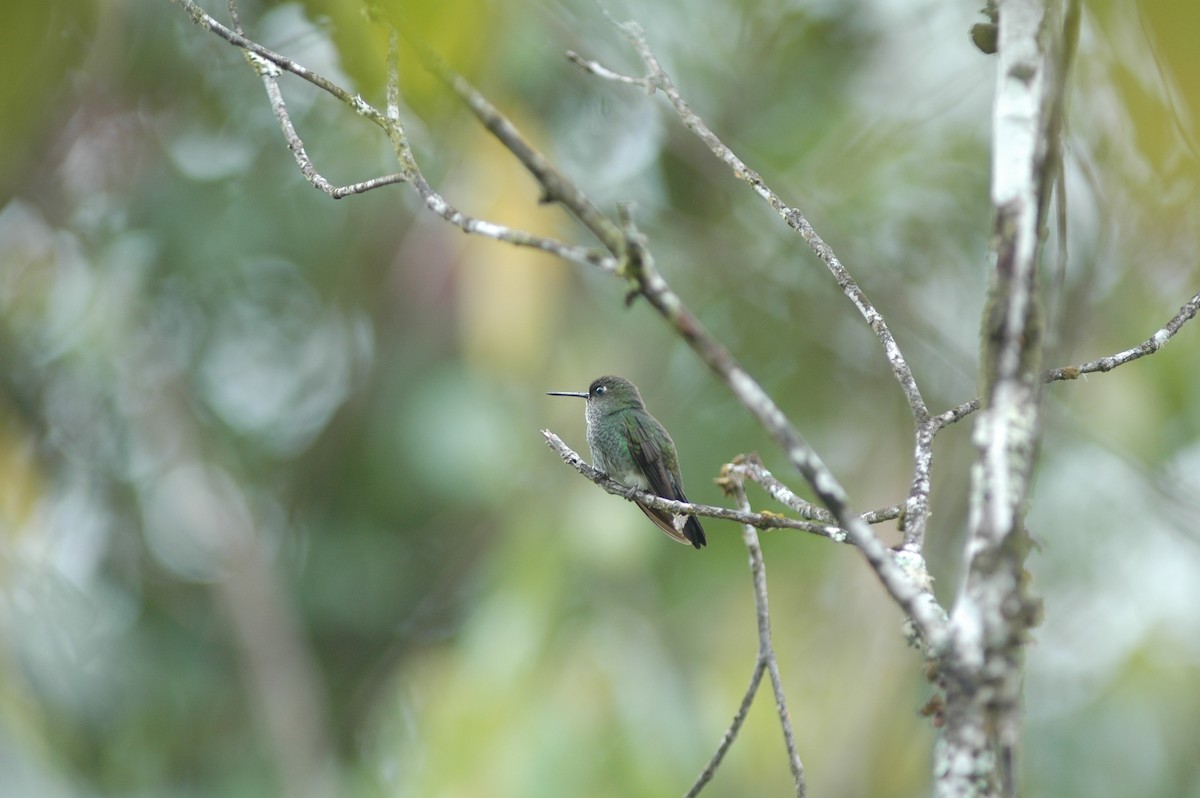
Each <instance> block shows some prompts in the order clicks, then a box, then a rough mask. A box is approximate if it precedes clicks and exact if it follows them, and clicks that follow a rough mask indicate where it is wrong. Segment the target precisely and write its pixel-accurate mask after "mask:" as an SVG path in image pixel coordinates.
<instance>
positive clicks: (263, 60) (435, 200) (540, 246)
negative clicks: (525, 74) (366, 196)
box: [172, 0, 617, 272]
mask: <svg viewBox="0 0 1200 798" xmlns="http://www.w3.org/2000/svg"><path fill="white" fill-rule="evenodd" d="M172 2H175V3H178V4H179V5H181V6H183V8H184V9H185V10H186V11H187V12H188V15H189V16H190V17H191V19H192V21H193V22H195V23H196V24H197V25H199V26H200V27H202V28H204V29H205V30H209V31H212V32H213V33H215V34H217V35H218V36H220V37H221V38H222V39H224V40H225V41H227V42H229V43H230V44H232V45H234V46H236V47H240V48H242V50H244V51H245V52H246V57H247V60H248V61H250V63H251V65H252V66H253V67H254V69H255V71H256V72H258V74H259V76H260V77H261V78H262V80H263V84H264V86H265V87H266V90H267V96H268V99H269V101H270V103H271V108H272V111H273V112H274V113H275V116H276V118H277V119H278V120H279V124H280V127H281V129H282V130H283V135H284V139H285V140H286V141H287V144H288V148H289V149H290V150H291V151H292V154H293V156H294V157H295V159H296V163H297V165H298V166H299V167H300V171H301V173H302V174H303V175H304V178H305V179H306V180H307V181H308V182H309V183H310V184H312V185H313V186H314V187H315V188H317V189H318V190H320V191H322V192H324V193H325V194H327V195H328V196H330V197H333V198H334V199H341V198H342V197H346V196H349V195H352V194H361V193H363V192H365V191H370V190H371V189H374V188H378V187H380V186H385V185H391V184H393V183H402V182H407V183H410V184H412V186H413V188H414V189H416V191H417V194H418V195H420V197H421V200H422V201H423V202H424V203H425V206H426V207H427V208H429V209H430V210H431V211H433V212H434V213H436V214H437V215H439V216H441V217H442V218H443V219H445V220H446V221H448V222H450V223H451V224H453V225H455V226H456V227H458V228H459V229H461V230H462V231H463V232H465V233H470V234H473V235H480V236H483V237H485V238H492V239H495V240H497V241H504V242H506V243H509V244H513V245H515V246H520V247H528V248H530V249H537V250H541V251H543V252H548V253H550V254H552V255H556V256H558V257H560V258H562V259H563V260H567V261H571V262H574V263H580V264H584V265H590V266H597V267H599V268H601V269H603V270H605V271H610V272H612V271H616V268H617V261H616V259H615V258H613V257H611V256H609V255H608V254H606V253H604V252H602V251H599V250H595V249H591V248H588V247H581V246H573V245H570V244H566V243H563V242H561V241H557V240H555V239H552V238H547V237H545V236H538V235H534V234H533V233H529V232H526V231H524V230H518V229H515V228H511V227H506V226H505V225H501V224H496V223H494V222H489V221H485V220H483V219H477V218H475V217H473V216H469V215H467V214H465V213H463V212H462V211H460V210H458V209H457V208H456V207H454V206H453V205H452V204H450V203H449V202H448V201H447V200H446V199H445V198H444V197H443V196H442V195H441V194H439V193H438V192H436V191H434V189H433V188H432V187H431V186H430V185H429V183H428V181H426V180H425V177H424V175H422V174H421V170H420V167H419V166H418V165H417V161H416V158H415V156H414V155H413V153H412V148H411V147H410V146H409V143H408V140H407V137H406V136H405V134H404V128H403V126H402V125H401V123H400V120H399V88H398V82H396V81H398V78H397V77H396V70H395V69H394V68H393V69H391V70H389V84H388V113H384V112H381V111H380V110H379V109H377V108H375V107H374V106H372V105H371V104H370V103H368V102H366V101H365V100H364V99H363V98H362V97H360V96H358V95H355V94H351V93H350V92H349V91H347V90H346V89H344V88H342V87H341V86H338V85H337V84H336V83H334V82H333V81H332V80H330V79H329V78H326V77H325V76H323V75H321V74H319V73H317V72H313V71H312V70H310V69H307V68H305V67H304V66H301V65H300V64H298V63H296V62H295V61H293V60H291V59H290V58H288V57H287V56H284V55H281V54H279V53H276V52H275V51H273V50H270V49H268V48H266V47H263V46H262V45H260V44H258V43H257V42H254V41H251V40H250V39H247V38H246V37H245V36H244V35H243V34H242V32H241V30H240V24H239V25H238V28H239V29H238V30H236V31H235V30H231V29H229V28H227V27H225V26H224V25H222V24H221V23H220V22H218V21H217V20H216V19H214V18H213V17H212V16H210V15H209V14H208V13H206V12H205V11H204V10H203V9H202V8H200V6H198V5H196V3H195V2H194V0H172ZM230 6H231V13H232V14H233V16H234V19H236V18H237V17H236V14H237V8H236V5H235V4H234V3H230ZM279 70H283V71H286V72H291V73H292V74H294V75H297V76H299V77H301V78H303V79H304V80H307V81H308V82H309V83H312V84H313V85H314V86H317V87H319V88H321V89H323V90H324V91H326V92H328V93H329V94H331V95H333V96H334V97H336V98H337V99H338V100H341V101H342V102H343V103H344V104H345V105H346V106H347V107H349V108H350V109H351V110H353V111H354V112H355V113H357V114H360V115H361V116H364V117H366V118H367V119H369V120H370V121H371V122H373V123H375V124H376V125H377V126H379V127H380V128H381V129H382V130H383V131H384V132H385V133H386V134H387V136H388V139H389V140H390V141H391V142H392V147H393V150H395V153H396V157H397V159H398V160H399V161H400V164H401V171H400V172H399V173H397V174H391V175H383V176H381V177H374V178H371V179H369V180H364V181H362V182H359V183H354V184H351V185H349V186H341V187H339V186H334V185H333V184H332V183H331V182H330V181H329V180H327V179H326V178H324V177H323V176H322V175H321V174H320V173H319V172H318V171H317V169H316V167H315V166H314V165H313V163H312V160H311V158H309V156H308V153H307V151H306V150H305V148H304V142H303V141H302V140H301V139H300V136H299V134H297V132H296V130H295V128H294V126H293V125H292V122H291V117H290V116H289V114H288V111H287V104H286V103H285V102H284V99H283V95H282V93H281V91H280V89H279V84H278V80H277V78H278V77H279Z"/></svg>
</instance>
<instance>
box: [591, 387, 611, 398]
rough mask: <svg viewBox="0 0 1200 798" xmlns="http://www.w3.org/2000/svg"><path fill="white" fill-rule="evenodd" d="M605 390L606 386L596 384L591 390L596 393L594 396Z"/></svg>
mask: <svg viewBox="0 0 1200 798" xmlns="http://www.w3.org/2000/svg"><path fill="white" fill-rule="evenodd" d="M607 390H608V388H607V386H604V385H597V386H596V390H595V391H593V393H594V394H596V396H600V395H601V394H602V393H604V392H605V391H607Z"/></svg>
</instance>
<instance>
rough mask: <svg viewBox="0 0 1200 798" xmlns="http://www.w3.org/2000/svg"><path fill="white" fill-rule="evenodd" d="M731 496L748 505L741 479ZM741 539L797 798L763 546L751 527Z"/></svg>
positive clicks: (800, 792) (762, 656)
mask: <svg viewBox="0 0 1200 798" xmlns="http://www.w3.org/2000/svg"><path fill="white" fill-rule="evenodd" d="M733 491H734V498H736V499H737V503H738V506H739V507H741V508H742V509H743V510H746V509H748V508H749V507H750V502H749V501H748V500H747V499H746V490H745V488H744V487H743V486H742V484H741V483H740V482H735V483H734V484H733ZM742 540H743V542H744V543H745V544H746V551H747V552H748V553H749V555H750V572H751V574H752V575H753V577H754V612H755V615H757V616H758V658H759V660H760V661H761V662H763V663H764V664H765V665H766V666H767V673H768V674H769V675H770V677H771V689H772V690H773V691H774V693H775V712H776V713H777V714H778V715H779V725H780V726H781V727H782V729H783V742H784V745H786V746H787V752H788V764H789V766H790V767H791V770H792V781H793V783H794V784H795V785H796V798H804V795H805V793H806V791H807V790H806V787H805V784H804V765H803V764H802V763H801V762H800V754H799V753H798V752H797V750H796V735H795V733H794V732H793V731H792V718H791V715H790V714H789V713H788V708H787V697H786V696H785V695H784V692H783V677H782V676H780V674H779V660H778V659H776V657H775V647H774V645H773V644H772V643H771V613H770V610H769V609H768V607H767V565H766V563H765V562H764V561H763V555H762V548H761V547H760V546H759V545H758V532H757V531H756V530H755V529H754V527H752V526H743V527H742Z"/></svg>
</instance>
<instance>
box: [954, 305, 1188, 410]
mask: <svg viewBox="0 0 1200 798" xmlns="http://www.w3.org/2000/svg"><path fill="white" fill-rule="evenodd" d="M1197 313H1200V293H1198V294H1196V295H1195V296H1193V297H1192V298H1191V299H1189V300H1188V301H1187V302H1185V303H1184V304H1183V307H1181V308H1180V309H1179V312H1178V313H1176V314H1175V315H1174V316H1173V317H1172V318H1171V320H1170V321H1168V322H1167V323H1166V324H1165V325H1163V327H1161V328H1160V329H1159V330H1158V332H1156V333H1154V335H1151V336H1150V337H1149V338H1147V339H1146V340H1145V341H1143V342H1142V343H1140V344H1138V345H1137V346H1135V347H1133V348H1132V349H1126V350H1124V351H1123V352H1117V353H1116V354H1112V355H1109V356H1107V357H1102V358H1100V359H1099V360H1089V361H1088V362H1086V363H1080V364H1078V365H1074V366H1059V367H1058V368H1053V369H1049V370H1047V371H1043V372H1042V373H1041V375H1039V378H1040V379H1041V381H1042V382H1044V383H1049V382H1058V381H1061V380H1077V379H1079V378H1080V377H1082V376H1083V375H1085V374H1093V373H1095V372H1108V371H1112V370H1113V369H1115V368H1117V367H1118V366H1124V365H1125V364H1126V363H1132V362H1133V361H1135V360H1138V359H1139V358H1143V357H1145V356H1146V355H1152V354H1154V353H1155V352H1157V351H1158V350H1160V349H1162V348H1163V347H1164V346H1166V345H1167V342H1168V341H1170V340H1171V339H1172V338H1174V337H1175V334H1176V333H1178V332H1179V330H1180V329H1181V328H1182V327H1183V325H1184V324H1187V323H1188V322H1189V321H1191V320H1192V319H1194V318H1195V317H1196V315H1197ZM982 406H983V402H982V401H981V400H979V399H972V400H971V401H969V402H963V403H962V404H960V405H958V406H956V407H953V408H951V409H949V410H947V411H946V412H944V413H941V414H939V415H937V416H934V417H933V418H932V421H933V422H934V424H935V425H936V427H937V429H938V430H940V429H941V428H942V427H946V426H949V425H950V424H954V423H956V422H959V421H962V420H963V419H964V418H966V417H967V416H969V415H971V414H972V413H974V412H975V411H977V410H979V408H980V407H982Z"/></svg>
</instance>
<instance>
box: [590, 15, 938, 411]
mask: <svg viewBox="0 0 1200 798" xmlns="http://www.w3.org/2000/svg"><path fill="white" fill-rule="evenodd" d="M604 15H605V17H607V18H608V20H609V21H610V22H612V24H613V25H615V26H616V28H617V29H618V30H619V31H620V32H621V33H622V34H623V35H624V36H625V38H626V39H627V40H628V41H629V43H630V44H631V45H632V46H633V48H634V49H635V50H636V51H637V53H638V55H639V56H640V57H641V59H642V61H643V62H644V63H645V65H646V67H647V68H648V69H649V70H650V74H649V76H648V77H646V78H640V79H639V78H631V77H627V76H624V75H620V74H618V73H616V72H613V71H612V70H610V69H607V68H606V67H603V66H601V65H600V64H598V63H596V62H595V61H588V60H586V59H583V58H581V57H579V56H578V55H576V54H574V53H568V54H567V57H568V58H569V59H571V61H572V62H573V63H575V64H578V65H579V66H581V67H582V68H584V69H585V70H586V71H588V72H589V73H591V74H594V75H597V76H599V77H602V78H605V79H608V80H616V81H618V82H621V83H628V84H633V85H637V86H641V87H643V88H645V89H646V90H647V91H653V90H655V89H657V90H659V91H661V92H662V93H663V95H664V96H665V97H666V98H667V100H668V101H669V102H670V103H671V106H672V107H673V108H674V109H675V113H676V114H677V115H678V116H679V118H680V120H681V121H682V122H683V124H684V126H685V127H687V128H688V129H689V130H691V131H692V132H693V133H695V134H696V136H697V137H699V139H700V140H701V141H703V142H704V143H705V145H707V146H708V148H709V150H710V151H711V152H712V153H713V155H715V156H716V157H717V159H718V160H720V161H721V162H722V163H724V164H725V165H726V166H728V167H729V168H730V169H731V170H732V171H733V173H734V175H735V176H737V177H738V178H739V179H740V180H743V181H744V182H746V183H747V184H749V185H750V187H751V188H752V189H753V190H754V193H755V194H757V195H758V196H759V197H761V198H762V199H764V200H765V201H766V202H767V204H769V205H770V206H771V207H772V208H773V209H774V210H775V212H776V213H777V214H779V216H780V218H782V219H783V220H784V221H785V222H786V223H787V225H788V226H789V227H791V228H792V229H793V230H795V231H796V232H798V233H800V236H801V238H803V239H804V241H805V243H807V244H808V245H809V247H810V248H811V249H812V251H813V252H814V253H816V255H817V257H819V258H820V259H821V261H822V262H823V263H824V264H825V266H826V268H827V269H829V271H830V273H831V274H832V275H833V277H834V279H835V280H836V281H837V284H838V286H839V287H840V288H841V289H842V293H844V294H845V295H846V297H847V298H849V299H850V301H851V302H853V303H854V306H855V307H856V308H858V311H859V313H861V314H862V316H863V318H864V319H865V320H866V322H867V324H868V326H870V328H871V330H872V332H874V333H875V337H876V338H878V339H879V343H880V344H881V345H882V346H883V351H884V355H885V357H886V358H887V361H888V364H889V365H890V366H891V369H892V373H893V374H894V375H895V377H896V380H897V381H898V382H899V383H900V388H901V390H902V391H903V392H904V396H905V398H906V399H907V401H908V406H909V409H910V410H911V411H912V415H913V418H914V419H915V420H916V421H917V423H920V422H922V421H924V420H925V419H926V418H928V416H929V411H928V409H927V408H926V406H925V400H924V399H922V398H921V391H920V389H919V388H918V387H917V381H916V379H915V378H914V377H913V374H912V370H911V369H910V368H909V366H908V362H907V361H906V360H905V359H904V355H903V354H902V353H901V351H900V347H899V345H898V344H897V343H896V340H895V338H894V337H893V336H892V333H891V330H889V329H888V326H887V323H886V322H885V321H884V318H883V314H881V313H880V312H879V311H878V310H877V309H876V308H875V306H874V305H873V304H872V303H871V301H870V300H869V299H868V298H867V295H866V293H865V292H864V291H863V290H862V289H861V288H860V287H859V285H858V283H857V282H856V281H855V280H854V278H853V277H852V276H851V275H850V272H849V271H848V270H847V269H846V267H845V266H844V265H843V264H842V262H841V260H839V259H838V257H837V255H836V254H834V252H833V249H832V248H831V247H830V246H829V245H828V244H826V243H825V241H824V240H823V239H822V238H821V237H820V236H819V235H818V234H817V232H816V230H814V229H813V227H812V225H811V224H809V222H808V219H806V218H805V216H804V214H802V213H801V212H800V211H799V210H797V209H795V208H792V207H789V206H788V205H787V204H786V203H784V202H783V200H782V199H780V197H779V195H778V194H776V193H775V191H774V190H772V189H771V187H770V186H768V185H767V183H766V181H765V180H763V178H762V176H761V175H759V174H758V172H756V171H754V170H753V169H751V168H750V167H749V166H747V165H746V164H745V162H743V161H742V159H741V158H739V157H738V156H737V155H736V154H735V153H734V152H733V150H731V149H730V148H729V147H728V146H727V145H726V144H725V143H724V142H723V141H721V139H720V138H719V137H718V136H717V135H716V134H715V133H713V131H712V129H711V128H709V127H708V125H707V124H706V123H705V122H704V120H703V119H701V118H700V116H699V115H698V114H697V113H696V112H695V111H693V110H692V108H691V106H689V105H688V103H687V101H686V100H684V99H683V95H682V94H680V93H679V90H678V89H677V88H675V84H674V82H673V81H672V80H671V76H670V75H669V74H667V72H666V70H665V69H663V67H662V64H661V63H660V62H659V60H658V56H656V55H655V53H654V51H653V50H652V49H651V48H650V45H649V44H648V43H647V42H646V36H645V32H644V31H643V30H642V28H641V26H640V25H638V24H637V23H636V22H624V23H620V22H617V21H616V20H615V19H613V18H612V17H611V16H610V15H609V14H608V12H607V11H605V12H604Z"/></svg>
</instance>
